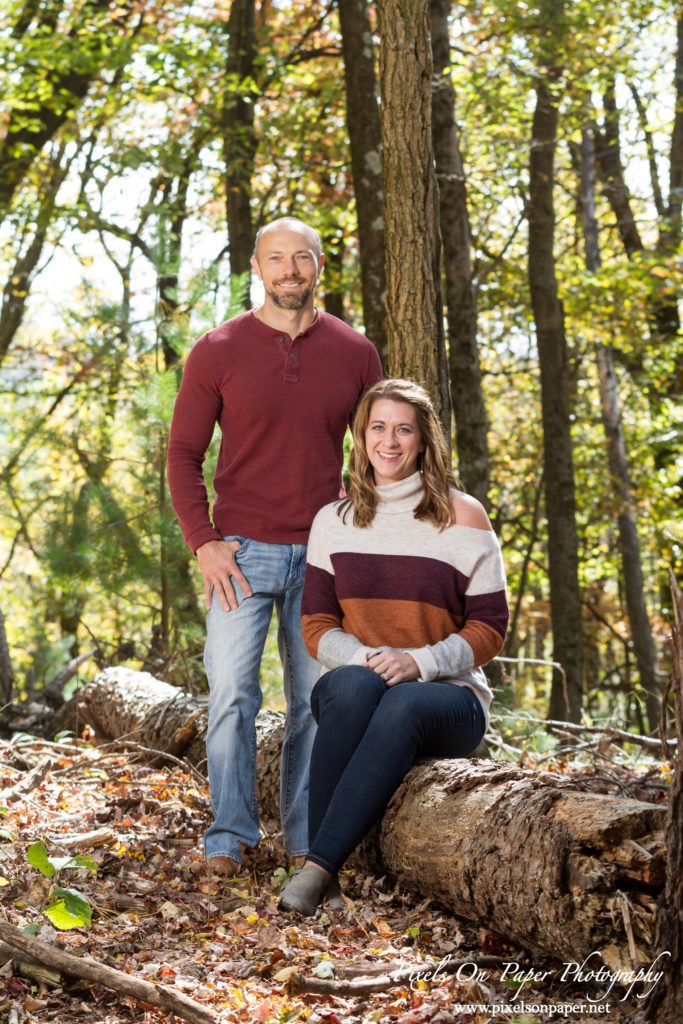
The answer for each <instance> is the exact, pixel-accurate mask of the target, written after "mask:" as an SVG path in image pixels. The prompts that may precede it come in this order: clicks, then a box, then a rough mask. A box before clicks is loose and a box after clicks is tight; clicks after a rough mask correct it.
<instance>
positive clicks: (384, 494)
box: [377, 473, 424, 513]
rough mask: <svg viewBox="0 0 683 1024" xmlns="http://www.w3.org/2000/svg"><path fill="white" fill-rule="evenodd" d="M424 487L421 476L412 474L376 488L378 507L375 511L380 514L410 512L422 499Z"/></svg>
mask: <svg viewBox="0 0 683 1024" xmlns="http://www.w3.org/2000/svg"><path fill="white" fill-rule="evenodd" d="M423 490H424V485H423V483H422V475H421V474H420V473H413V474H412V475H411V476H407V477H405V479H404V480H397V481H396V483H393V484H383V485H382V486H381V487H377V493H378V494H379V499H380V500H379V505H378V506H377V511H378V512H380V513H395V512H412V511H413V509H414V508H415V506H416V505H417V503H418V502H419V501H420V498H421V497H422V492H423Z"/></svg>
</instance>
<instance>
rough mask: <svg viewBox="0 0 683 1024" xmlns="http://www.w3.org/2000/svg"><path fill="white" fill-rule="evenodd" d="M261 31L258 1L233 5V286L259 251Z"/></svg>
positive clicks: (228, 109) (227, 91) (226, 117)
mask: <svg viewBox="0 0 683 1024" xmlns="http://www.w3.org/2000/svg"><path fill="white" fill-rule="evenodd" d="M255 31H256V30H255V8H254V0H232V3H231V5H230V17H229V18H228V23H227V50H228V56H227V60H226V65H225V82H224V87H223V109H222V125H221V127H222V133H223V161H224V163H225V185H226V211H227V219H228V237H229V241H230V276H231V279H232V280H236V279H238V278H241V277H242V275H244V274H248V273H249V269H250V266H251V256H252V253H253V249H254V227H253V220H252V213H251V179H252V176H253V174H254V156H255V153H256V146H257V139H256V132H255V129H254V101H255V99H256V96H255V92H256V84H255V76H256V64H255V62H256V34H255ZM243 301H244V306H245V308H249V306H250V305H251V301H250V298H249V289H248V288H247V289H245V295H244V300H243Z"/></svg>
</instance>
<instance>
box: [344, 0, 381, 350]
mask: <svg viewBox="0 0 683 1024" xmlns="http://www.w3.org/2000/svg"><path fill="white" fill-rule="evenodd" d="M337 9H338V11H339V26H340V28H341V38H342V54H343V57H344V82H345V84H346V127H347V131H348V134H349V143H350V148H351V172H352V174H353V191H354V195H355V197H356V217H357V219H358V251H359V258H360V277H361V291H362V295H363V321H364V323H365V332H366V334H367V336H368V338H369V339H370V341H372V342H373V344H374V345H375V347H376V348H377V351H378V352H379V355H380V358H381V360H382V365H383V366H388V365H389V355H388V350H387V330H386V313H385V309H384V293H385V290H386V275H385V272H384V219H383V200H382V133H381V129H380V120H379V105H378V102H377V77H376V74H375V54H374V47H373V41H372V26H371V25H370V16H369V13H368V3H367V0H339V2H338V4H337Z"/></svg>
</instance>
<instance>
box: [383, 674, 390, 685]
mask: <svg viewBox="0 0 683 1024" xmlns="http://www.w3.org/2000/svg"><path fill="white" fill-rule="evenodd" d="M382 679H383V680H384V682H385V683H387V682H388V681H389V673H388V672H382Z"/></svg>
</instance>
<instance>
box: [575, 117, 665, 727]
mask: <svg viewBox="0 0 683 1024" xmlns="http://www.w3.org/2000/svg"><path fill="white" fill-rule="evenodd" d="M581 155H582V159H581V178H582V189H581V191H582V197H581V208H582V213H583V223H584V236H585V240H586V267H587V269H588V270H589V271H590V272H591V273H596V272H597V271H598V270H599V269H600V263H601V260H600V246H599V238H598V224H597V220H596V216H595V148H594V145H593V136H592V133H590V132H588V131H584V133H583V142H582V147H581ZM606 326H607V325H605V327H606ZM595 358H596V361H597V365H598V377H599V382H600V404H601V407H602V422H603V426H604V428H605V435H606V438H607V459H608V464H609V470H610V480H611V482H612V486H613V488H614V491H615V497H616V504H617V515H616V518H617V525H618V529H619V548H620V552H621V571H622V574H623V577H624V590H625V592H626V610H627V614H628V620H629V626H630V630H631V639H632V641H633V650H634V653H635V656H636V663H637V665H638V673H639V675H640V685H641V687H642V688H643V691H644V694H645V703H646V707H647V718H648V723H649V727H650V731H651V732H654V731H655V730H656V729H657V725H658V723H659V703H660V702H659V693H660V689H661V687H660V685H659V680H658V678H657V656H656V653H655V644H654V639H653V637H652V629H651V627H650V619H649V617H648V614H647V607H646V605H645V583H644V579H643V568H642V562H641V558H640V544H639V542H638V530H637V527H636V513H635V506H634V503H633V498H632V493H631V474H630V471H629V464H628V455H627V451H626V438H625V437H624V429H623V425H622V419H621V407H620V402H619V393H618V390H617V373H616V366H615V359H614V350H613V349H612V348H611V347H610V346H608V345H603V344H601V343H600V342H596V345H595Z"/></svg>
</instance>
